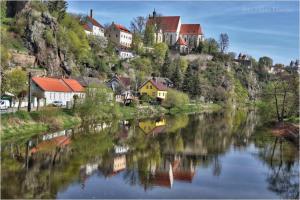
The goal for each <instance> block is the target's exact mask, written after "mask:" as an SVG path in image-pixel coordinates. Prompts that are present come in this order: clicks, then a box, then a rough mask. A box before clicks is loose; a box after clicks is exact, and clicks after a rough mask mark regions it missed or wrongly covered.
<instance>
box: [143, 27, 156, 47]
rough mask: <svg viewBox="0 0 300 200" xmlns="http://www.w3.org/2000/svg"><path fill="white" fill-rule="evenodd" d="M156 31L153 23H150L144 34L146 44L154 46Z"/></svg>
mask: <svg viewBox="0 0 300 200" xmlns="http://www.w3.org/2000/svg"><path fill="white" fill-rule="evenodd" d="M154 33H155V31H154V27H153V25H150V24H148V25H147V26H146V29H145V34H144V44H145V45H146V46H152V45H153V44H154Z"/></svg>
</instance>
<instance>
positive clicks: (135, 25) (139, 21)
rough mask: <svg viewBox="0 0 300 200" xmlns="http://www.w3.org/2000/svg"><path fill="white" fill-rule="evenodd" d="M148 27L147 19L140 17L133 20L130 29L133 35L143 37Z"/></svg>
mask: <svg viewBox="0 0 300 200" xmlns="http://www.w3.org/2000/svg"><path fill="white" fill-rule="evenodd" d="M145 27H146V18H145V17H143V16H138V17H135V18H133V19H132V21H131V22H130V29H131V31H132V32H133V33H137V34H140V35H142V34H143V32H144V30H145Z"/></svg>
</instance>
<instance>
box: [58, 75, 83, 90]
mask: <svg viewBox="0 0 300 200" xmlns="http://www.w3.org/2000/svg"><path fill="white" fill-rule="evenodd" d="M62 80H63V81H64V82H65V83H66V84H67V85H68V86H69V87H70V88H71V89H72V90H73V92H83V91H84V89H83V87H82V86H81V85H80V83H79V82H78V81H76V80H75V79H66V78H63V79H62Z"/></svg>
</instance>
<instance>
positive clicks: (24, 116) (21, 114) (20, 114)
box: [15, 110, 31, 120]
mask: <svg viewBox="0 0 300 200" xmlns="http://www.w3.org/2000/svg"><path fill="white" fill-rule="evenodd" d="M15 115H16V116H17V117H18V118H19V119H23V120H30V118H31V117H30V115H29V113H28V112H27V111H23V110H20V111H17V112H16V113H15Z"/></svg>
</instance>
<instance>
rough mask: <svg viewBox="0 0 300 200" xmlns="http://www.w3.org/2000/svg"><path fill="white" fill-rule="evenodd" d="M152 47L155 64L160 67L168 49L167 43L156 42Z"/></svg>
mask: <svg viewBox="0 0 300 200" xmlns="http://www.w3.org/2000/svg"><path fill="white" fill-rule="evenodd" d="M153 47H154V51H153V58H154V63H155V64H157V65H158V67H161V66H162V65H163V64H164V60H165V57H166V54H167V52H168V51H169V48H168V45H166V44H165V43H157V44H155V45H154V46H153Z"/></svg>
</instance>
